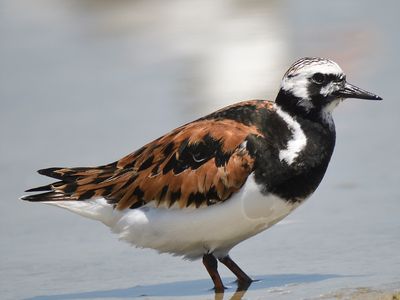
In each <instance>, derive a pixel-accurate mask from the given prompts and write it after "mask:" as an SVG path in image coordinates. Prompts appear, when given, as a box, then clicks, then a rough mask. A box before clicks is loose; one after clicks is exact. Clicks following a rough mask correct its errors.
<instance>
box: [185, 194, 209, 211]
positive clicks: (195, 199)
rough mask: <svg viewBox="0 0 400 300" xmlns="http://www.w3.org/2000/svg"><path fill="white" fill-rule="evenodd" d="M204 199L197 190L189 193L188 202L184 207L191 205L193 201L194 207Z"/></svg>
mask: <svg viewBox="0 0 400 300" xmlns="http://www.w3.org/2000/svg"><path fill="white" fill-rule="evenodd" d="M205 199H206V197H205V196H204V194H202V193H199V192H197V193H191V194H190V195H189V199H188V202H187V203H186V207H189V206H190V205H192V203H194V204H195V205H196V207H197V208H198V207H199V206H200V205H201V204H202V203H203V201H204V200H205Z"/></svg>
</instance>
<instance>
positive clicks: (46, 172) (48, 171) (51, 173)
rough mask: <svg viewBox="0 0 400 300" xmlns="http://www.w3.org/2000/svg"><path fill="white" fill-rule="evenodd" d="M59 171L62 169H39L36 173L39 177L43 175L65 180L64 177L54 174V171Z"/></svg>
mask: <svg viewBox="0 0 400 300" xmlns="http://www.w3.org/2000/svg"><path fill="white" fill-rule="evenodd" d="M60 169H62V168H58V167H55V168H47V169H40V170H38V171H37V172H38V173H39V174H41V175H44V176H48V177H53V178H56V179H61V180H63V179H65V175H63V174H59V173H56V171H57V170H60Z"/></svg>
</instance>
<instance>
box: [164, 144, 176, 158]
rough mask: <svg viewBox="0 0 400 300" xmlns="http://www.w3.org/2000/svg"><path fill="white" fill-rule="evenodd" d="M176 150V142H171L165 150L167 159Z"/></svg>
mask: <svg viewBox="0 0 400 300" xmlns="http://www.w3.org/2000/svg"><path fill="white" fill-rule="evenodd" d="M172 150H174V142H169V143H168V145H167V146H166V147H165V148H164V150H163V154H164V156H165V157H167V156H169V155H170V154H171V153H172Z"/></svg>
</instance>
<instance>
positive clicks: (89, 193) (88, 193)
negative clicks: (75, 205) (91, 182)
mask: <svg viewBox="0 0 400 300" xmlns="http://www.w3.org/2000/svg"><path fill="white" fill-rule="evenodd" d="M94 194H95V190H88V191H86V192H84V193H83V194H82V195H80V196H79V198H78V200H86V199H90V198H92V197H93V195H94Z"/></svg>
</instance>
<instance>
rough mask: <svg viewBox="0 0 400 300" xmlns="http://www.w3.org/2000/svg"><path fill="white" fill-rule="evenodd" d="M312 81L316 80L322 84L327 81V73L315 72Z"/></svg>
mask: <svg viewBox="0 0 400 300" xmlns="http://www.w3.org/2000/svg"><path fill="white" fill-rule="evenodd" d="M311 79H312V81H313V82H315V83H316V84H322V83H324V82H325V79H326V77H325V75H324V74H322V73H315V74H314V75H313V76H312V77H311Z"/></svg>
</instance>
